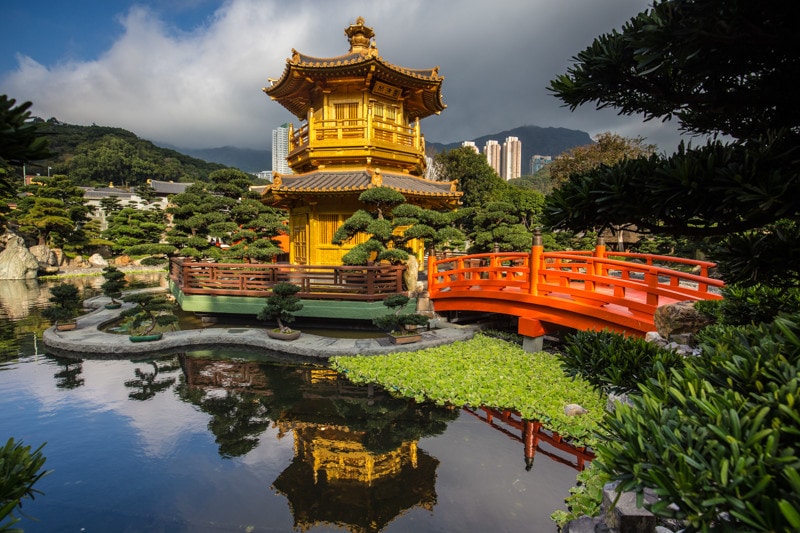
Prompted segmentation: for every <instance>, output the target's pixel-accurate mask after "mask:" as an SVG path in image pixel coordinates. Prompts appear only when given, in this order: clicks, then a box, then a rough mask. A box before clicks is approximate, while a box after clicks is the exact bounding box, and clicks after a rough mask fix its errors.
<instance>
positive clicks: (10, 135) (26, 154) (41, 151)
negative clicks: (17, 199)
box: [0, 94, 51, 194]
mask: <svg viewBox="0 0 800 533" xmlns="http://www.w3.org/2000/svg"><path fill="white" fill-rule="evenodd" d="M16 104H17V101H16V100H15V99H13V98H9V97H8V96H7V95H5V94H0V190H2V192H4V193H8V194H13V193H14V182H18V183H22V180H21V179H19V177H20V176H13V177H12V173H13V171H14V168H13V167H21V166H22V165H24V164H25V163H29V162H32V161H36V160H40V159H45V158H47V157H50V155H51V154H50V152H49V150H48V144H47V139H46V138H45V137H44V135H43V134H42V132H41V130H40V129H39V124H37V123H34V122H32V121H31V120H30V118H31V112H30V108H31V106H32V105H33V103H32V102H24V103H21V104H19V105H16ZM20 174H21V173H20Z"/></svg>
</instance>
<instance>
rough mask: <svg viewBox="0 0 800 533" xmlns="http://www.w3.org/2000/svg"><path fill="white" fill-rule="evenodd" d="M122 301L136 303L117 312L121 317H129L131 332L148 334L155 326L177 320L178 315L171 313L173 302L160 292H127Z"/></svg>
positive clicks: (173, 308) (173, 306)
mask: <svg viewBox="0 0 800 533" xmlns="http://www.w3.org/2000/svg"><path fill="white" fill-rule="evenodd" d="M122 301H123V302H130V303H134V304H136V305H135V306H134V307H131V308H130V309H126V310H124V311H123V312H122V313H120V314H119V316H120V317H122V318H130V319H131V322H130V326H129V331H130V332H131V334H136V333H134V332H140V333H138V334H141V335H150V334H151V333H152V331H153V330H154V329H155V328H156V326H169V325H170V324H174V323H175V322H177V321H178V317H176V316H175V315H174V314H172V313H173V311H174V310H175V304H174V303H172V302H170V301H169V300H167V297H166V296H164V295H162V294H153V293H151V292H137V293H134V294H129V295H128V296H126V297H125V298H123V299H122Z"/></svg>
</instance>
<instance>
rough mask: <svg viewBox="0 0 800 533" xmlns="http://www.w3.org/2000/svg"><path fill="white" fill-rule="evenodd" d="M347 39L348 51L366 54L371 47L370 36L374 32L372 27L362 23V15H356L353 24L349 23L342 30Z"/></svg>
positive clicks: (373, 35)
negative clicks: (348, 43) (348, 42)
mask: <svg viewBox="0 0 800 533" xmlns="http://www.w3.org/2000/svg"><path fill="white" fill-rule="evenodd" d="M344 34H345V35H347V40H348V41H350V53H351V54H352V53H356V52H358V53H359V54H366V53H367V52H368V51H369V50H370V48H372V47H373V46H372V38H373V37H375V32H374V31H372V28H370V27H369V26H365V25H364V17H358V18H357V19H356V23H355V24H351V25H350V26H348V27H347V28H345V30H344Z"/></svg>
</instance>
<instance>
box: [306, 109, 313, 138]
mask: <svg viewBox="0 0 800 533" xmlns="http://www.w3.org/2000/svg"><path fill="white" fill-rule="evenodd" d="M307 129H308V145H309V146H311V139H313V138H314V108H313V107H310V108H309V109H308V128H307Z"/></svg>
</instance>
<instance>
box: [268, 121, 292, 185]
mask: <svg viewBox="0 0 800 533" xmlns="http://www.w3.org/2000/svg"><path fill="white" fill-rule="evenodd" d="M289 129H290V125H289V124H281V126H280V127H278V128H275V129H274V130H272V172H278V173H279V174H291V173H292V169H291V168H289V163H288V162H287V161H286V158H287V157H289Z"/></svg>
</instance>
